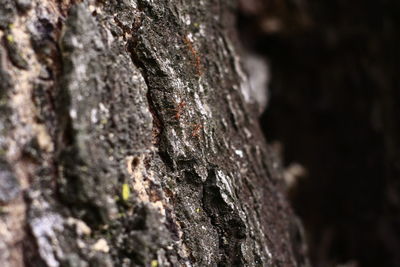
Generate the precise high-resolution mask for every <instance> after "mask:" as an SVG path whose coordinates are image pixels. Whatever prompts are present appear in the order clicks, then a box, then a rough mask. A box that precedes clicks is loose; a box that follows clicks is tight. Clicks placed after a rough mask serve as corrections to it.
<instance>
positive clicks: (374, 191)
mask: <svg viewBox="0 0 400 267" xmlns="http://www.w3.org/2000/svg"><path fill="white" fill-rule="evenodd" d="M238 23H239V29H240V34H241V37H240V38H241V40H242V41H243V44H244V46H245V48H246V50H248V51H251V52H252V53H256V54H257V55H258V56H259V57H263V58H265V59H267V61H268V65H269V69H270V75H271V80H270V83H269V86H268V90H269V104H268V106H267V108H266V110H265V112H264V114H263V115H262V118H261V122H262V126H263V128H264V131H265V134H266V137H267V140H268V142H269V143H275V144H279V146H278V147H281V148H282V149H281V150H282V151H281V152H282V157H283V159H284V164H285V166H287V167H288V166H291V165H293V163H297V165H298V166H301V167H302V168H303V169H304V171H302V172H300V174H298V177H297V180H295V182H294V183H293V184H292V186H291V187H290V191H289V196H290V198H291V202H292V206H293V207H294V210H295V211H296V213H297V214H298V215H299V217H300V218H301V219H302V221H303V224H304V226H305V229H306V235H307V240H308V245H309V255H310V259H311V261H312V264H313V266H337V265H339V264H345V266H400V119H399V118H400V107H399V104H400V101H399V100H400V88H399V83H400V82H399V78H398V72H399V70H400V68H399V67H400V66H399V65H400V64H399V59H400V57H399V56H400V55H399V47H400V42H399V40H400V1H398V0H380V1H376V0H375V1H372V0H352V1H349V0H326V1H319V0H242V1H241V3H240V15H239V21H238ZM292 176H293V175H292Z"/></svg>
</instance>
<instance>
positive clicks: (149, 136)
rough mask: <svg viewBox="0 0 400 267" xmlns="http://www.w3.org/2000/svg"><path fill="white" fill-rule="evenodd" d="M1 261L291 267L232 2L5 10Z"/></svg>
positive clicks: (24, 4) (0, 91) (21, 3)
mask: <svg viewBox="0 0 400 267" xmlns="http://www.w3.org/2000/svg"><path fill="white" fill-rule="evenodd" d="M0 3H1V5H0V29H1V30H0V37H1V40H2V42H1V45H0V53H1V54H0V57H1V62H0V63H1V65H0V79H1V83H0V97H1V110H2V112H1V115H0V120H1V124H0V126H1V127H0V130H1V134H0V146H1V147H0V148H1V153H0V155H1V158H0V177H1V181H0V201H1V217H0V218H1V219H0V223H1V225H0V226H1V228H0V229H1V231H0V261H1V262H2V266H51V267H53V266H152V267H155V266H217V265H218V266H298V265H305V264H306V258H305V256H304V255H305V251H304V246H303V242H302V240H301V231H300V228H299V224H298V223H297V220H296V218H295V217H294V215H293V214H292V211H291V210H290V208H289V207H288V204H287V201H286V199H285V195H284V194H283V193H282V192H283V191H282V186H281V179H280V169H279V168H280V167H279V162H278V160H277V159H276V158H274V156H273V153H272V152H271V151H270V150H269V149H268V147H267V145H266V143H265V141H264V139H263V134H262V132H261V131H260V128H259V125H258V122H257V116H258V108H257V107H256V104H255V103H256V100H255V99H254V97H252V94H251V90H250V87H249V81H248V78H247V76H246V74H245V71H244V70H243V68H242V65H241V57H240V54H241V52H240V47H239V45H238V42H237V36H236V32H235V10H236V3H235V1H216V0H214V1H178V0H173V1H171V0H169V1H167V0H165V1H152V0H137V1H134V0H126V1H112V0H111V1H85V2H79V1H52V0H44V1H39V0H32V1H29V0H15V1H13V0H1V1H0Z"/></svg>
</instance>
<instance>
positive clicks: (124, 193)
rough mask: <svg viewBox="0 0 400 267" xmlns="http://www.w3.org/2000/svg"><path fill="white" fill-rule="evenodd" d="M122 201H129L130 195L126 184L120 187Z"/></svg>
mask: <svg viewBox="0 0 400 267" xmlns="http://www.w3.org/2000/svg"><path fill="white" fill-rule="evenodd" d="M121 195H122V199H123V200H124V201H127V200H128V199H129V196H130V195H131V190H130V188H129V185H128V184H123V185H122V194H121Z"/></svg>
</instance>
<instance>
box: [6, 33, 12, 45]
mask: <svg viewBox="0 0 400 267" xmlns="http://www.w3.org/2000/svg"><path fill="white" fill-rule="evenodd" d="M7 41H9V42H10V43H13V42H14V37H13V36H12V35H11V34H7Z"/></svg>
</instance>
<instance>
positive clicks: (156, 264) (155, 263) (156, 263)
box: [150, 260, 158, 267]
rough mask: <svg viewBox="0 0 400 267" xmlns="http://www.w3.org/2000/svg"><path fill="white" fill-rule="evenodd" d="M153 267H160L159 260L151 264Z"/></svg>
mask: <svg viewBox="0 0 400 267" xmlns="http://www.w3.org/2000/svg"><path fill="white" fill-rule="evenodd" d="M150 266H151V267H158V261H157V260H152V261H151V263H150Z"/></svg>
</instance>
